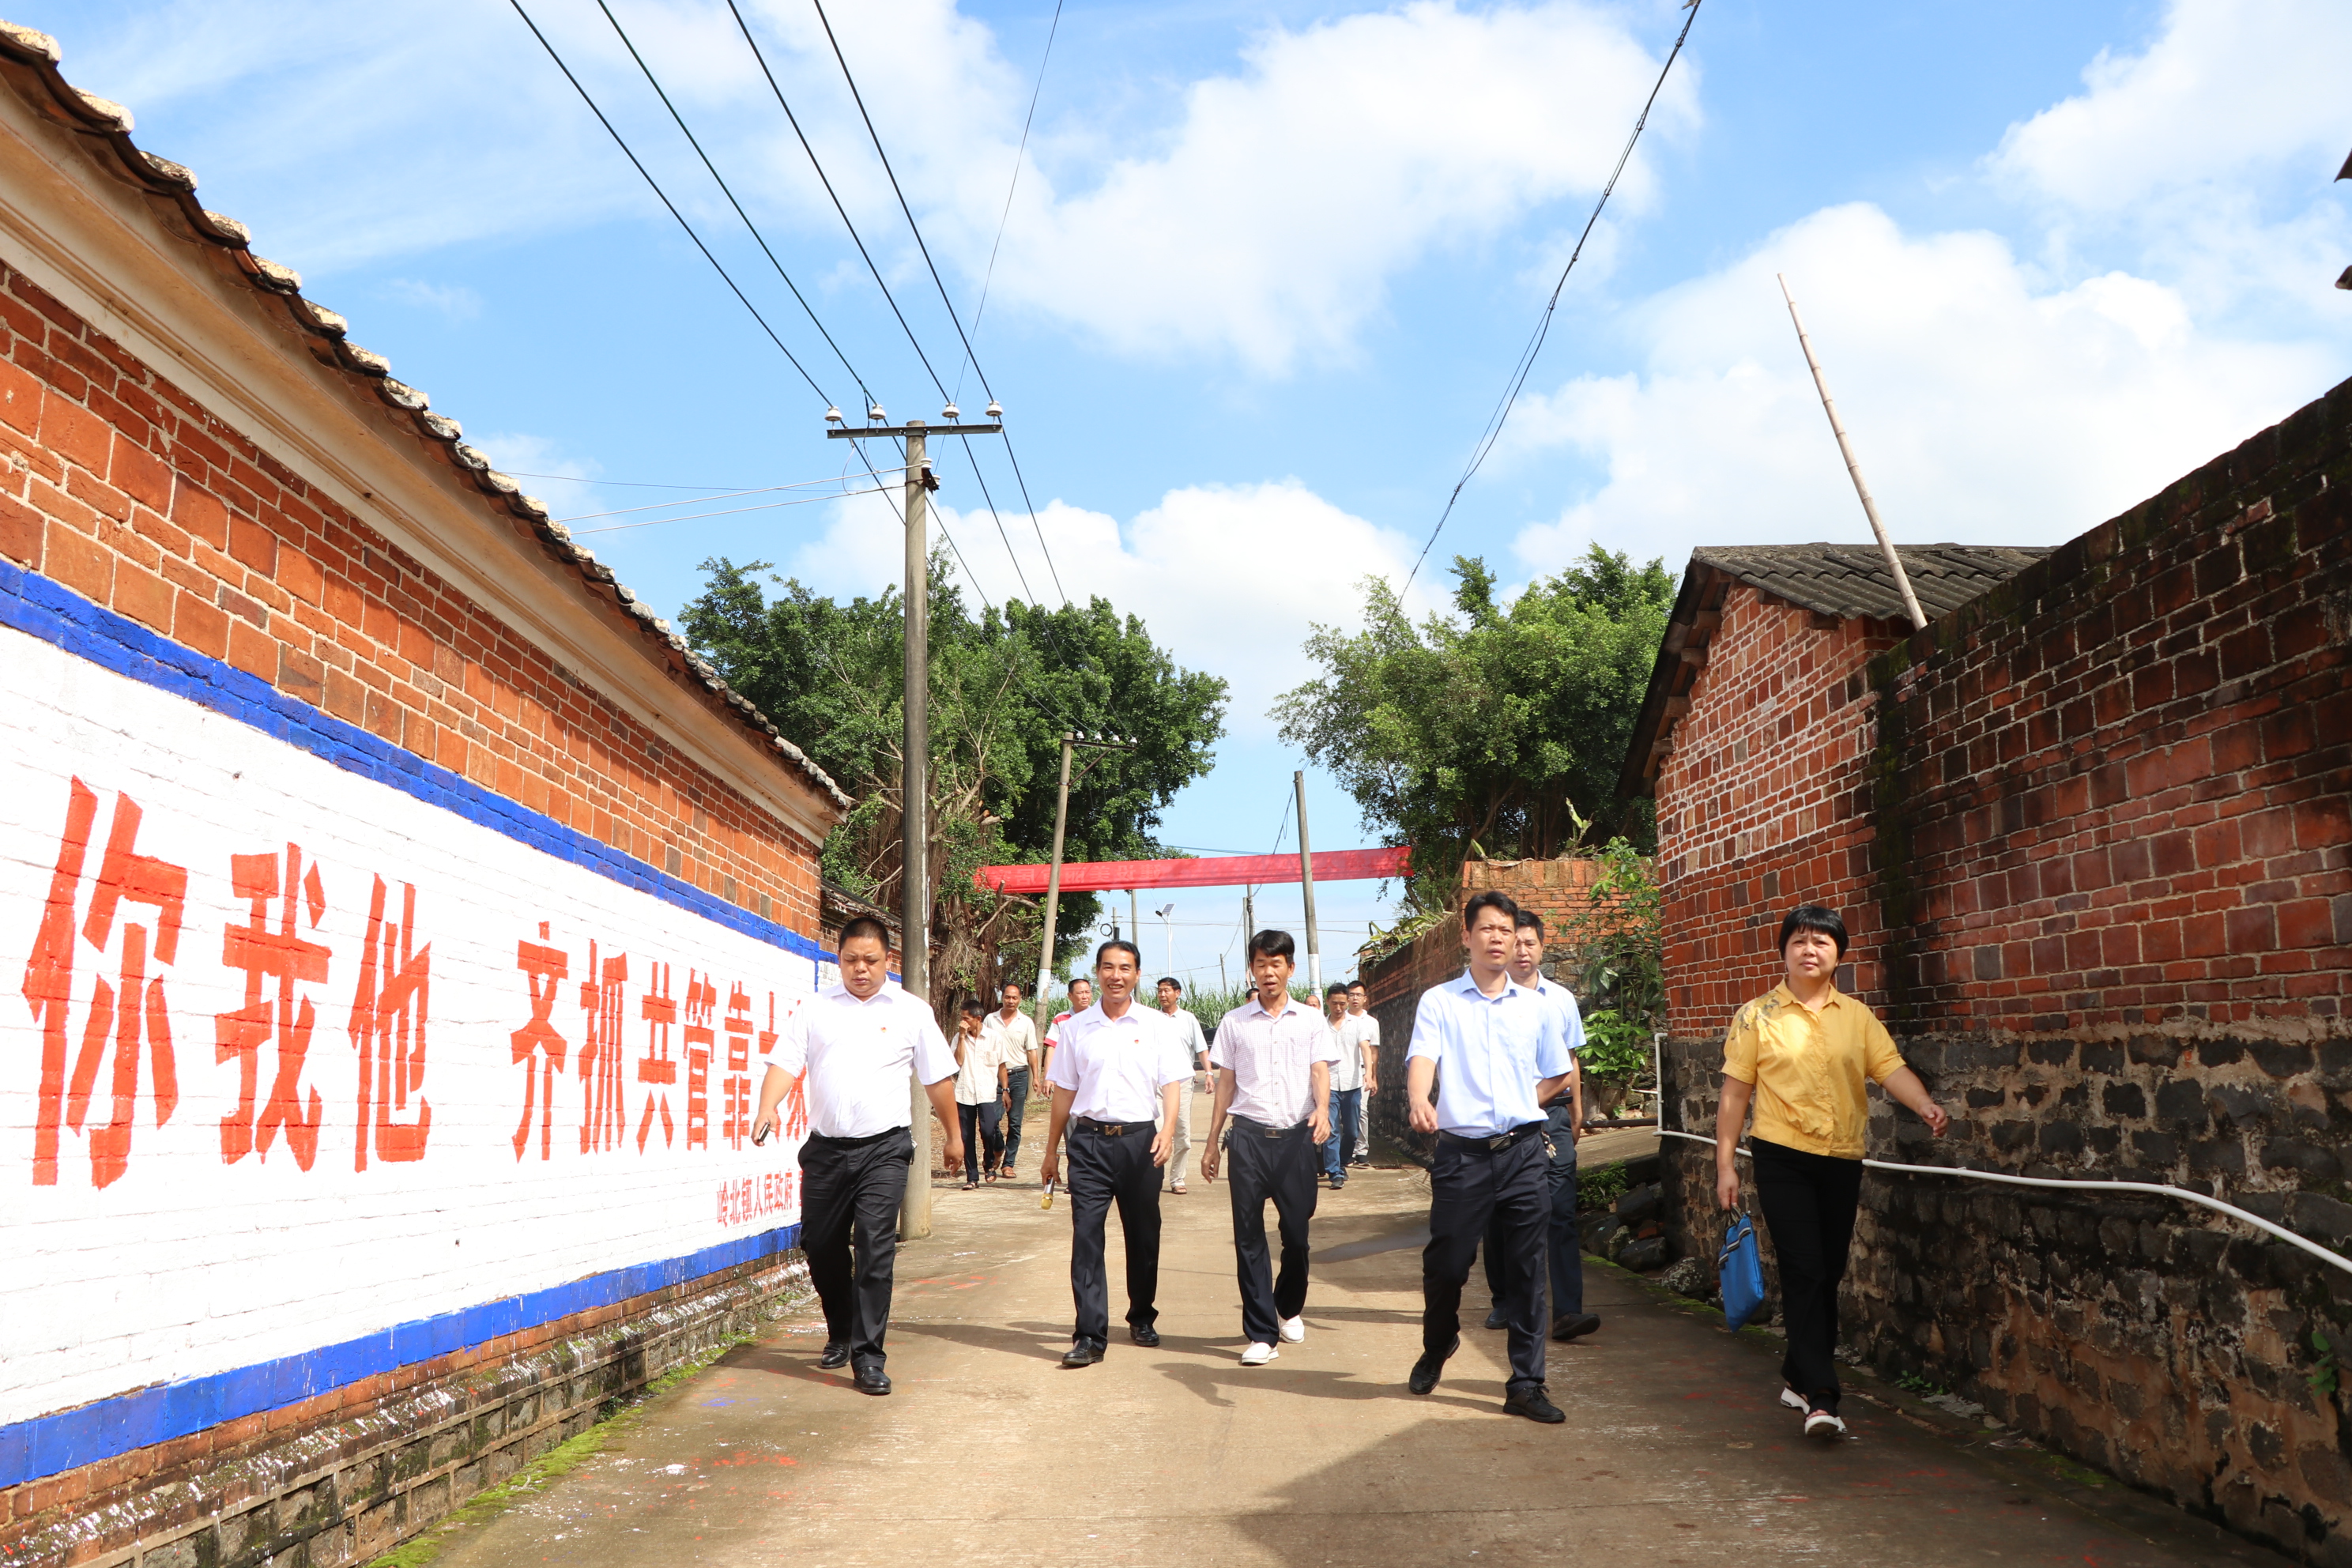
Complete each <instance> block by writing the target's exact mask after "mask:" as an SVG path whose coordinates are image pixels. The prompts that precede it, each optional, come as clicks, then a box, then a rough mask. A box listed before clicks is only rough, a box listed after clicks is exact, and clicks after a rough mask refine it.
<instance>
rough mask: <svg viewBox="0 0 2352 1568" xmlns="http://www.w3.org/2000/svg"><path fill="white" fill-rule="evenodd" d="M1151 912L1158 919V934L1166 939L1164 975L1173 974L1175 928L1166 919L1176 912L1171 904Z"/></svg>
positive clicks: (1174, 971) (1174, 967)
mask: <svg viewBox="0 0 2352 1568" xmlns="http://www.w3.org/2000/svg"><path fill="white" fill-rule="evenodd" d="M1151 912H1152V913H1153V914H1156V915H1158V916H1159V917H1160V935H1162V936H1164V937H1166V938H1167V939H1168V968H1167V970H1166V973H1170V974H1173V973H1176V928H1175V927H1173V926H1171V925H1170V924H1169V923H1168V917H1169V916H1170V915H1172V914H1174V913H1175V912H1176V906H1175V905H1173V904H1167V905H1163V906H1162V907H1161V908H1160V909H1156V910H1152V911H1151Z"/></svg>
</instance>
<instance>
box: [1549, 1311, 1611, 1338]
mask: <svg viewBox="0 0 2352 1568" xmlns="http://www.w3.org/2000/svg"><path fill="white" fill-rule="evenodd" d="M1600 1326H1601V1320H1600V1319H1598V1318H1596V1317H1594V1316H1593V1315H1592V1314H1591V1313H1590V1312H1570V1313H1564V1314H1562V1315H1561V1316H1559V1317H1557V1318H1554V1319H1553V1320H1552V1321H1551V1337H1552V1338H1553V1339H1556V1340H1558V1341H1559V1342H1560V1343H1562V1344H1566V1343H1567V1342H1569V1341H1570V1340H1575V1339H1582V1338H1583V1337H1584V1336H1585V1335H1587V1334H1589V1333H1591V1331H1593V1330H1595V1329H1597V1328H1599V1327H1600Z"/></svg>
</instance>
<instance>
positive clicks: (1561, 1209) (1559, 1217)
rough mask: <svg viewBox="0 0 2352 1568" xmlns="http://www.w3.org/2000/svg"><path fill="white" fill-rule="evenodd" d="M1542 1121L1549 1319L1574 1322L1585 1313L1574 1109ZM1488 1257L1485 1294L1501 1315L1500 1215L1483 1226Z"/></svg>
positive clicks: (1565, 1107)
mask: <svg viewBox="0 0 2352 1568" xmlns="http://www.w3.org/2000/svg"><path fill="white" fill-rule="evenodd" d="M1544 1121H1546V1123H1547V1124H1548V1125H1549V1129H1550V1130H1549V1131H1548V1132H1547V1133H1545V1136H1546V1137H1548V1138H1549V1139H1550V1140H1551V1168H1550V1171H1549V1175H1550V1178H1551V1227H1550V1229H1549V1230H1548V1231H1547V1232H1546V1233H1545V1236H1544V1263H1545V1272H1546V1274H1547V1276H1548V1278H1549V1279H1550V1281H1551V1307H1550V1310H1549V1314H1548V1315H1549V1316H1550V1317H1552V1318H1573V1317H1578V1316H1580V1315H1581V1314H1582V1313H1583V1311H1584V1242H1583V1238H1582V1237H1579V1236H1578V1235H1577V1234H1576V1132H1575V1125H1576V1108H1575V1107H1574V1106H1573V1105H1571V1104H1560V1105H1555V1106H1553V1107H1552V1108H1551V1109H1550V1110H1547V1111H1546V1112H1544ZM1509 1257H1510V1246H1509V1243H1508V1242H1507V1240H1506V1239H1505V1238H1504V1235H1503V1216H1502V1214H1501V1213H1500V1211H1497V1212H1496V1215H1495V1217H1494V1218H1493V1219H1492V1220H1490V1221H1488V1222H1487V1225H1486V1288H1487V1289H1489V1290H1490V1291H1492V1292H1493V1293H1494V1298H1495V1307H1496V1310H1501V1308H1502V1305H1503V1299H1504V1297H1506V1296H1507V1295H1508V1294H1509V1293H1510V1292H1509V1291H1508V1289H1506V1286H1505V1281H1504V1272H1505V1264H1506V1262H1507V1260H1508V1258H1509Z"/></svg>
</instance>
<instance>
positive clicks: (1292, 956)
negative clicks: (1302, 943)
mask: <svg viewBox="0 0 2352 1568" xmlns="http://www.w3.org/2000/svg"><path fill="white" fill-rule="evenodd" d="M1249 956H1250V957H1251V958H1286V959H1289V960H1290V961H1291V962H1292V963H1297V960H1298V944H1297V942H1293V941H1291V940H1290V933H1289V932H1288V931H1276V930H1274V929H1272V928H1271V927H1269V928H1267V929H1266V930H1265V931H1260V932H1258V933H1257V934H1256V935H1255V936H1254V937H1252V938H1250V940H1249Z"/></svg>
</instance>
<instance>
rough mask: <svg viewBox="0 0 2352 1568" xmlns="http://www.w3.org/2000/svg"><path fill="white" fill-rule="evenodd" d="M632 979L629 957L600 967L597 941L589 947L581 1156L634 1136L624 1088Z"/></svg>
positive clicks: (583, 993)
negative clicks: (628, 995)
mask: <svg viewBox="0 0 2352 1568" xmlns="http://www.w3.org/2000/svg"><path fill="white" fill-rule="evenodd" d="M628 980H629V955H628V954H627V953H625V952H616V953H614V955H613V956H612V957H610V958H608V959H605V960H604V962H603V963H602V964H601V965H600V964H599V963H598V962H597V958H596V943H595V942H593V941H591V942H589V943H588V968H587V971H586V973H583V975H582V976H581V980H580V1005H581V1006H582V1008H583V1009H584V1010H585V1011H586V1012H587V1014H588V1034H587V1037H586V1039H585V1040H584V1041H583V1044H582V1045H581V1047H580V1087H581V1089H582V1091H583V1092H582V1100H583V1105H582V1107H581V1115H580V1152H582V1153H583V1154H585V1153H587V1152H589V1151H590V1150H592V1149H617V1148H619V1147H620V1146H621V1140H623V1139H624V1138H626V1137H627V1136H628V1135H629V1107H628V1101H627V1098H626V1096H625V1091H624V1090H623V1089H622V1087H621V1049H622V1038H621V1037H622V1034H623V1032H624V1031H625V1028H626V1027H627V1025H626V1022H625V1016H624V1015H625V1007H626V1000H627V999H626V998H625V996H624V995H623V994H622V993H623V988H624V987H625V986H626V985H627V984H628Z"/></svg>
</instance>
